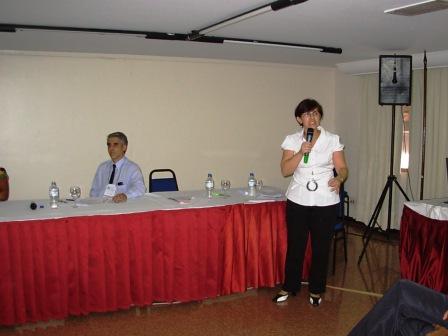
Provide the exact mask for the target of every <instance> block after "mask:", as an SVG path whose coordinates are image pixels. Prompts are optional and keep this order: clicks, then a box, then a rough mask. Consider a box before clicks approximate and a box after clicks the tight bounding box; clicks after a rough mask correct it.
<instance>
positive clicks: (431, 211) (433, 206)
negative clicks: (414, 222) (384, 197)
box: [404, 198, 448, 220]
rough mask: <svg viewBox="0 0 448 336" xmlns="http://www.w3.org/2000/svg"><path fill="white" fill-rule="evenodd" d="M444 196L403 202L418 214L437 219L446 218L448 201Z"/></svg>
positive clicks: (447, 217) (447, 218)
mask: <svg viewBox="0 0 448 336" xmlns="http://www.w3.org/2000/svg"><path fill="white" fill-rule="evenodd" d="M446 202H447V199H446V198H438V199H430V200H421V201H417V202H405V203H404V204H405V205H406V206H407V207H408V208H410V209H412V210H414V211H415V212H417V213H418V214H420V215H422V216H425V217H428V218H431V219H438V220H448V203H446Z"/></svg>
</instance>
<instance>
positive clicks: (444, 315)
mask: <svg viewBox="0 0 448 336" xmlns="http://www.w3.org/2000/svg"><path fill="white" fill-rule="evenodd" d="M434 325H439V326H441V327H444V328H443V331H445V332H446V333H444V334H445V335H448V330H446V329H445V328H448V296H447V295H445V294H443V293H439V292H436V291H434V290H432V289H430V288H427V287H424V286H421V285H418V284H416V283H415V282H412V281H409V280H400V281H398V282H397V283H395V285H394V286H392V287H391V288H390V289H389V290H388V291H387V292H386V293H385V294H384V296H383V297H382V298H381V300H379V301H378V302H377V303H376V305H375V306H374V307H373V308H372V309H371V310H370V311H369V312H368V313H367V315H366V316H364V317H363V319H362V320H361V321H359V322H358V324H357V325H356V326H355V327H354V328H353V329H352V331H351V332H350V333H349V334H348V335H349V336H359V335H375V336H377V335H378V336H379V335H385V336H386V335H387V336H393V335H400V336H401V335H426V333H428V332H429V331H432V330H433V329H434ZM439 335H442V334H439Z"/></svg>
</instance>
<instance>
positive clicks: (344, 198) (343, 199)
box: [333, 184, 350, 274]
mask: <svg viewBox="0 0 448 336" xmlns="http://www.w3.org/2000/svg"><path fill="white" fill-rule="evenodd" d="M339 198H340V203H339V214H338V222H337V223H336V225H335V226H334V238H333V274H334V272H335V269H336V245H337V243H338V241H340V240H343V242H344V260H345V263H347V233H346V230H345V222H344V220H345V205H348V204H350V198H349V196H348V193H347V192H346V191H345V190H344V185H343V184H342V185H341V188H340V189H339ZM347 210H348V208H347Z"/></svg>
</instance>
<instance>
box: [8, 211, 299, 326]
mask: <svg viewBox="0 0 448 336" xmlns="http://www.w3.org/2000/svg"><path fill="white" fill-rule="evenodd" d="M285 256H286V225H285V202H272V203H261V204H250V205H248V204H239V205H232V206H223V207H214V208H204V209H185V210H171V211H152V212H145V213H135V214H125V215H111V216H109V215H107V216H86V217H70V218H62V219H51V220H35V221H23V222H6V223H0V324H2V325H14V324H19V323H25V322H35V321H42V320H48V319H63V318H65V317H67V316H69V315H82V314H88V313H90V312H105V311H114V310H118V309H121V308H129V307H130V306H132V305H137V306H144V305H150V304H152V303H153V302H173V301H193V300H201V299H205V298H213V297H216V296H220V295H226V294H230V293H235V292H243V291H245V290H246V289H247V288H250V287H255V288H258V287H264V286H267V287H272V286H275V285H276V284H278V283H281V282H282V281H283V276H284V274H283V268H284V260H285ZM307 264H308V263H307ZM305 267H308V265H306V266H305Z"/></svg>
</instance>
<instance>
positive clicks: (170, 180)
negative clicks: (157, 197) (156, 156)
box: [148, 169, 179, 192]
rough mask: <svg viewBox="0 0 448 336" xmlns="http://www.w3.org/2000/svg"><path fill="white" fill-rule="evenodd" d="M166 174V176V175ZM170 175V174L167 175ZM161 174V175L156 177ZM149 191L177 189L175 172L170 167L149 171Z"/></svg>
mask: <svg viewBox="0 0 448 336" xmlns="http://www.w3.org/2000/svg"><path fill="white" fill-rule="evenodd" d="M167 175H168V177H166V176H167ZM169 175H170V176H169ZM158 176H163V177H158ZM148 190H149V192H155V191H178V190H179V187H178V185H177V178H176V174H175V173H174V171H173V170H172V169H154V170H152V171H151V172H150V173H149V188H148Z"/></svg>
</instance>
